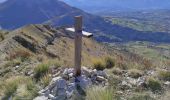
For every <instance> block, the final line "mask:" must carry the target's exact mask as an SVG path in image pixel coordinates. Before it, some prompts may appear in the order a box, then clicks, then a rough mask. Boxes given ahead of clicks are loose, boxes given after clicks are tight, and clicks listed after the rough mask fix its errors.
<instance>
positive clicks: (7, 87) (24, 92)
mask: <svg viewBox="0 0 170 100" xmlns="http://www.w3.org/2000/svg"><path fill="white" fill-rule="evenodd" d="M2 85H3V86H2V87H1V92H3V93H1V94H3V100H8V99H9V97H11V96H12V97H13V100H20V99H21V98H29V99H33V98H34V97H35V96H37V93H38V89H37V87H36V85H35V83H34V81H33V80H32V79H31V78H28V77H23V76H16V77H11V78H9V79H7V80H6V81H4V82H3V83H2Z"/></svg>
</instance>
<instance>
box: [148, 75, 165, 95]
mask: <svg viewBox="0 0 170 100" xmlns="http://www.w3.org/2000/svg"><path fill="white" fill-rule="evenodd" d="M148 87H149V88H150V89H151V91H152V92H154V93H156V92H159V91H161V90H162V87H161V83H160V82H159V80H156V79H154V78H149V79H148Z"/></svg>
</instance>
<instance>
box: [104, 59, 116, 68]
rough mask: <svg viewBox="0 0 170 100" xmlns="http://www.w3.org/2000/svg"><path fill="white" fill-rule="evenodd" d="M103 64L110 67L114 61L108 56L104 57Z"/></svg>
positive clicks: (113, 64)
mask: <svg viewBox="0 0 170 100" xmlns="http://www.w3.org/2000/svg"><path fill="white" fill-rule="evenodd" d="M105 66H106V68H112V67H114V66H115V61H114V59H112V58H110V57H107V58H105Z"/></svg>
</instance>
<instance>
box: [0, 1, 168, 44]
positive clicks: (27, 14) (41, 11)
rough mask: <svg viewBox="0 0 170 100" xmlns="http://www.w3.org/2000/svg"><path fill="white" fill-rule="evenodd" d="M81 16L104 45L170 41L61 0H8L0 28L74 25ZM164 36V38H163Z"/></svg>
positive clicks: (2, 8) (1, 12) (0, 16)
mask: <svg viewBox="0 0 170 100" xmlns="http://www.w3.org/2000/svg"><path fill="white" fill-rule="evenodd" d="M77 15H82V16H83V18H84V29H85V30H86V31H89V32H93V33H94V37H95V39H97V40H98V41H102V42H114V41H118V42H127V41H151V42H170V34H168V33H161V32H142V31H137V30H134V29H131V28H128V27H123V26H120V25H116V24H114V25H113V24H112V22H110V21H108V20H106V19H105V18H103V17H100V16H96V15H92V14H89V13H86V12H84V11H82V10H80V9H77V8H74V7H71V6H69V5H67V4H65V3H64V2H62V1H59V0H8V1H6V2H4V3H1V4H0V26H1V27H2V28H4V29H10V30H13V29H16V28H19V27H22V26H25V25H28V24H50V25H52V26H69V27H71V26H73V24H74V19H73V18H74V16H77ZM160 37H161V38H160Z"/></svg>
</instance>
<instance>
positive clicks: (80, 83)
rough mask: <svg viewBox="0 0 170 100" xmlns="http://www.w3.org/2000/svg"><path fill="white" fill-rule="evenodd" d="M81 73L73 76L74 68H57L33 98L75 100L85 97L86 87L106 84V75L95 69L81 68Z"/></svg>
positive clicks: (38, 99)
mask: <svg viewBox="0 0 170 100" xmlns="http://www.w3.org/2000/svg"><path fill="white" fill-rule="evenodd" d="M81 71H82V75H81V76H78V77H74V73H75V70H74V68H65V69H62V68H61V69H59V70H58V71H57V73H58V74H57V75H53V79H52V81H51V82H50V84H49V85H48V86H47V87H45V88H44V89H42V90H41V91H39V95H40V96H38V97H36V98H35V99H34V100H75V99H78V98H79V99H80V98H85V96H86V89H87V88H90V87H94V86H102V87H107V86H108V77H109V76H108V75H107V73H106V72H105V71H97V70H96V69H93V70H92V69H88V68H86V67H83V68H82V69H81Z"/></svg>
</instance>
